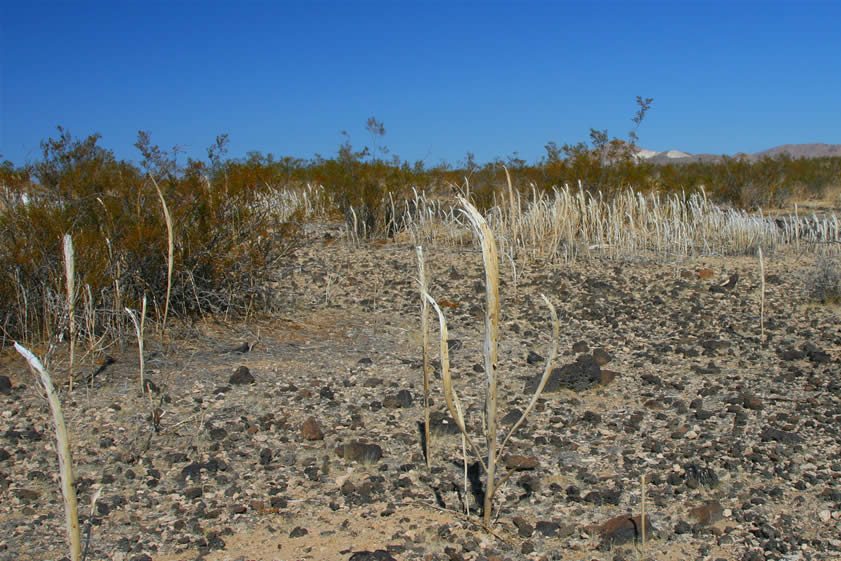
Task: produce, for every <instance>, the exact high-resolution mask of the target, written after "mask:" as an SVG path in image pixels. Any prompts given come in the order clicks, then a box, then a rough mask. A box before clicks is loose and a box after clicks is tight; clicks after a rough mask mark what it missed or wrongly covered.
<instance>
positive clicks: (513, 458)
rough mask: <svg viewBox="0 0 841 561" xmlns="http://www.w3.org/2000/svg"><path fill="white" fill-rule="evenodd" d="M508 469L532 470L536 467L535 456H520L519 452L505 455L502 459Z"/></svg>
mask: <svg viewBox="0 0 841 561" xmlns="http://www.w3.org/2000/svg"><path fill="white" fill-rule="evenodd" d="M502 462H503V464H505V467H506V468H508V469H519V470H532V469H536V468H537V465H538V464H537V458H535V457H534V456H521V455H519V454H512V455H510V456H506V457H505V459H504V460H503V461H502Z"/></svg>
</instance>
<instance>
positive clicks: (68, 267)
mask: <svg viewBox="0 0 841 561" xmlns="http://www.w3.org/2000/svg"><path fill="white" fill-rule="evenodd" d="M64 276H65V285H66V287H67V317H68V322H69V327H70V376H69V378H70V382H69V384H70V385H69V388H70V390H69V391H71V392H72V391H73V364H74V360H75V357H76V298H75V296H76V263H75V256H74V254H73V238H72V237H71V236H70V234H64Z"/></svg>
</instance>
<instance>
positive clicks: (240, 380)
mask: <svg viewBox="0 0 841 561" xmlns="http://www.w3.org/2000/svg"><path fill="white" fill-rule="evenodd" d="M228 383H229V384H233V385H235V386H241V385H244V384H253V383H254V376H252V375H251V371H250V370H248V367H247V366H240V367H239V368H237V369H236V372H234V373H233V375H232V376H231V378H230V380H228Z"/></svg>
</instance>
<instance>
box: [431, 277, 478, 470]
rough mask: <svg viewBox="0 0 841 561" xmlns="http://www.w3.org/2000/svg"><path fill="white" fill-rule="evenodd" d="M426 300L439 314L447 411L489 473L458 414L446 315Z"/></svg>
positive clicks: (433, 301) (432, 300)
mask: <svg viewBox="0 0 841 561" xmlns="http://www.w3.org/2000/svg"><path fill="white" fill-rule="evenodd" d="M423 296H424V298H426V299H427V300H428V301H429V303H430V304H432V307H433V308H434V309H435V312H436V313H437V314H438V327H439V329H438V331H439V337H440V340H441V380H442V382H443V385H444V400H445V401H446V403H447V409H448V410H449V411H450V415H451V416H452V418H453V420H454V421H455V423H456V426H457V427H458V428H459V430H460V431H461V433H462V434H463V435H464V438H465V439H466V440H467V443H468V444H469V445H470V449H471V450H473V452H474V453H475V454H476V456H478V457H479V461H480V462H481V463H482V468H483V469H484V470H485V471H487V466H486V464H485V460H484V459H482V452H481V451H480V450H479V447H478V446H476V444H475V443H474V442H473V439H472V438H470V435H469V434H468V433H467V427H466V426H465V424H464V419H463V418H462V417H461V416H460V415H459V414H458V408H457V407H456V402H457V401H458V397H457V396H456V394H455V391H454V390H453V378H452V375H451V374H450V351H449V347H448V345H447V320H446V319H445V318H444V313H443V312H442V311H441V308H440V307H439V306H438V303H437V302H436V301H435V300H434V299H433V298H432V296H430V295H429V294H428V293H424V295H423Z"/></svg>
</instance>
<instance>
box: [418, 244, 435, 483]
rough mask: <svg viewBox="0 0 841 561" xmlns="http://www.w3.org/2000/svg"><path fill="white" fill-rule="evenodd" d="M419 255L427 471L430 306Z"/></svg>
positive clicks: (429, 459)
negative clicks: (426, 296)
mask: <svg viewBox="0 0 841 561" xmlns="http://www.w3.org/2000/svg"><path fill="white" fill-rule="evenodd" d="M415 250H416V251H417V254H418V275H419V276H420V290H421V331H422V332H423V335H422V336H423V423H424V424H423V427H424V428H423V431H424V437H425V439H426V440H425V442H426V450H425V453H426V469H429V468H430V467H432V455H431V443H430V433H429V304H428V303H427V301H426V298H424V296H423V295H424V294H425V293H426V268H425V267H424V261H423V248H422V247H421V246H417V247H416V248H415Z"/></svg>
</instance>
